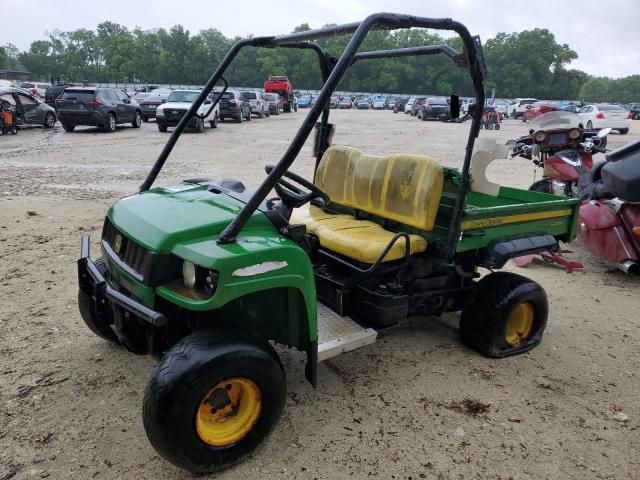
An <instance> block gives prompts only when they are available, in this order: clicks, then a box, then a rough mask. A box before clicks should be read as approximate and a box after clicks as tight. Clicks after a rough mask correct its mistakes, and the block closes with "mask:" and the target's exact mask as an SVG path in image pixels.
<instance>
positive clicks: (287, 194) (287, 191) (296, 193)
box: [264, 165, 329, 208]
mask: <svg viewBox="0 0 640 480" xmlns="http://www.w3.org/2000/svg"><path fill="white" fill-rule="evenodd" d="M274 168H275V167H274V166H273V165H267V166H266V167H264V170H265V172H267V175H268V174H270V173H271V172H272V171H273V169H274ZM284 177H287V178H288V179H290V180H292V181H294V182H295V183H297V184H298V185H302V186H303V187H304V188H306V189H307V190H308V191H306V192H305V191H304V190H302V189H301V188H298V187H297V186H296V185H293V184H292V183H291V182H288V181H287V180H285V179H284ZM274 189H275V191H276V193H277V194H278V196H279V197H280V198H281V199H282V201H283V202H284V203H285V204H287V205H288V206H290V207H292V208H299V207H301V206H302V205H304V204H305V203H308V202H310V201H311V200H319V203H320V204H325V205H326V204H328V203H329V196H328V195H327V194H326V193H324V192H323V191H322V190H320V189H319V188H318V187H316V186H315V185H314V184H313V183H311V182H310V181H309V180H307V179H306V178H302V177H301V176H300V175H296V174H295V173H293V172H290V171H289V170H287V171H286V172H284V173H283V175H282V177H280V179H279V180H278V183H276V185H275V187H274Z"/></svg>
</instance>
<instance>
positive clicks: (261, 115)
mask: <svg viewBox="0 0 640 480" xmlns="http://www.w3.org/2000/svg"><path fill="white" fill-rule="evenodd" d="M258 118H264V108H263V109H262V110H260V113H259V114H258Z"/></svg>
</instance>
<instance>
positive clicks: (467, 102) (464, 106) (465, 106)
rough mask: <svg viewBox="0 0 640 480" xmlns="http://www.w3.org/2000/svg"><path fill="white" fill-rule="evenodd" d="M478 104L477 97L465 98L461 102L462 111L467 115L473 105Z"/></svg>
mask: <svg viewBox="0 0 640 480" xmlns="http://www.w3.org/2000/svg"><path fill="white" fill-rule="evenodd" d="M475 104H476V100H475V98H470V99H467V100H464V101H463V102H462V103H461V104H460V113H461V114H463V115H466V114H467V113H469V109H470V108H471V106H472V105H475Z"/></svg>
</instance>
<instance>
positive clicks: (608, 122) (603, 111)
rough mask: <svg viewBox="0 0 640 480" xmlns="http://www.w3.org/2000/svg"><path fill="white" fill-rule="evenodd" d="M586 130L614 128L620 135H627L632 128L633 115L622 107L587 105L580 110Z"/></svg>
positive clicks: (579, 113)
mask: <svg viewBox="0 0 640 480" xmlns="http://www.w3.org/2000/svg"><path fill="white" fill-rule="evenodd" d="M578 115H580V118H582V124H583V125H584V126H585V128H588V129H591V128H597V129H601V128H607V127H608V128H613V129H614V130H618V132H619V133H620V135H626V134H627V133H629V128H631V114H630V113H629V112H627V111H626V110H625V109H624V108H623V107H621V106H620V105H608V104H606V103H600V104H597V105H586V106H584V107H582V108H581V109H580V110H578Z"/></svg>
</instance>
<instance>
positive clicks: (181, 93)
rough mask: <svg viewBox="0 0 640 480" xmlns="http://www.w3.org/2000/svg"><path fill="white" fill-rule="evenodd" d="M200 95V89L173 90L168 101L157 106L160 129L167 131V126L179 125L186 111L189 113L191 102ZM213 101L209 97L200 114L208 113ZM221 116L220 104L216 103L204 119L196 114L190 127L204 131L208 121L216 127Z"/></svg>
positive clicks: (157, 119)
mask: <svg viewBox="0 0 640 480" xmlns="http://www.w3.org/2000/svg"><path fill="white" fill-rule="evenodd" d="M198 95H200V90H173V91H172V92H171V93H170V94H169V96H168V97H167V102H166V103H163V104H161V105H159V106H158V107H157V108H156V123H157V124H158V130H159V131H161V132H166V131H167V127H175V126H177V125H178V123H179V122H180V120H182V117H183V116H184V115H185V113H187V110H189V108H190V107H191V104H192V103H193V102H195V101H196V98H198ZM212 103H213V102H212V100H211V98H207V100H206V101H205V102H204V103H203V104H202V105H201V106H200V108H199V109H198V114H199V115H204V114H205V113H207V111H208V110H209V109H210V108H211V104H212ZM219 118H220V104H219V103H216V106H215V107H214V108H213V110H211V112H209V114H208V115H207V116H206V117H205V118H204V119H202V118H199V117H197V116H194V117H193V118H192V119H191V121H190V122H189V127H190V128H194V129H195V130H196V131H197V132H199V133H201V132H204V124H205V123H207V122H208V123H209V125H210V126H211V128H216V127H217V126H218V119H219Z"/></svg>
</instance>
